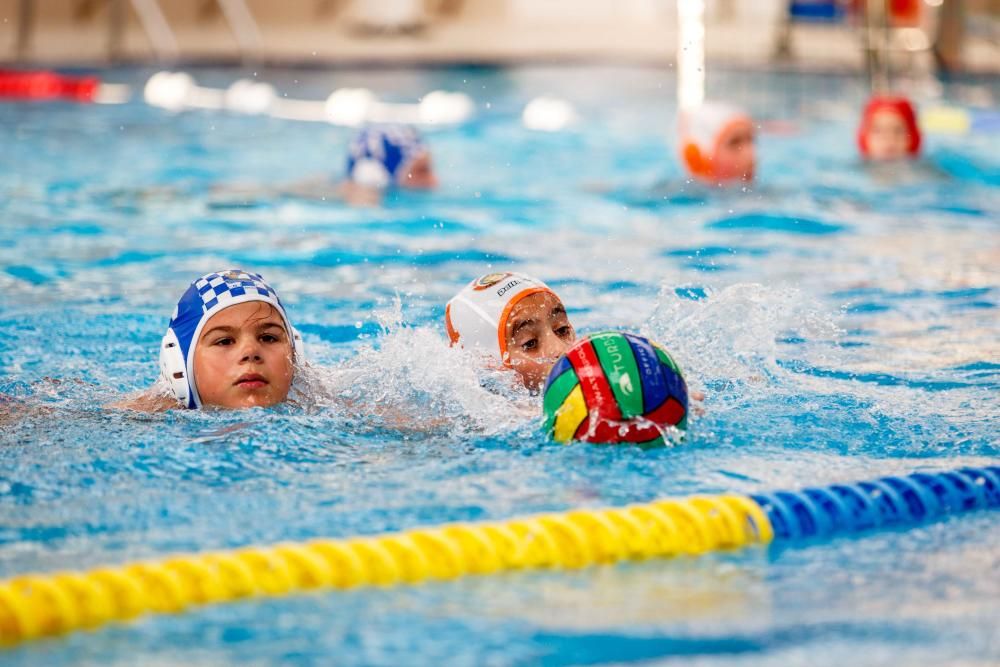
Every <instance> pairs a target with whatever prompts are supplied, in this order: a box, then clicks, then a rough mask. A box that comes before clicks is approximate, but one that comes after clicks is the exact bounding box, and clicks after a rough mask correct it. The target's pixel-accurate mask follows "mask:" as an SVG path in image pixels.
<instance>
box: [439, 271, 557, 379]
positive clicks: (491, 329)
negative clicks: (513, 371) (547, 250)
mask: <svg viewBox="0 0 1000 667" xmlns="http://www.w3.org/2000/svg"><path fill="white" fill-rule="evenodd" d="M539 292H549V293H551V294H553V295H554V294H555V292H553V291H552V289H551V288H549V286H548V285H546V284H545V283H543V282H542V281H541V280H538V279H537V278H532V277H531V276H527V275H524V274H523V273H512V272H503V273H488V274H486V275H485V276H482V277H480V278H477V279H476V280H473V281H472V282H471V283H469V284H468V285H466V286H465V287H464V288H463V289H462V291H460V292H459V293H458V294H456V295H455V296H454V297H453V298H452V299H451V301H449V302H448V305H447V306H446V307H445V327H446V328H447V330H448V337H449V338H450V339H451V343H452V345H460V346H462V347H463V348H465V349H471V350H478V351H479V352H480V353H482V354H484V355H486V356H489V357H492V358H494V359H497V360H499V361H500V362H501V363H503V364H504V365H507V364H508V363H509V362H508V359H507V336H506V329H507V319H508V317H510V313H511V310H513V308H514V306H515V305H516V304H517V302H518V301H520V300H521V299H523V298H525V297H527V296H530V295H532V294H537V293H539Z"/></svg>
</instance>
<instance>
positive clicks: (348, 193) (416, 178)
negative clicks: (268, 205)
mask: <svg viewBox="0 0 1000 667" xmlns="http://www.w3.org/2000/svg"><path fill="white" fill-rule="evenodd" d="M437 186H438V179H437V175H436V174H435V173H434V167H433V164H432V162H431V152H430V148H429V147H428V146H427V144H426V143H425V142H424V140H423V137H422V136H421V135H420V133H419V132H418V131H417V130H416V128H414V127H411V126H409V125H392V124H390V125H370V126H368V127H364V128H362V129H361V130H359V131H358V133H357V134H356V135H355V136H354V137H353V138H352V139H351V142H350V144H348V147H347V161H346V169H345V174H344V179H343V180H342V181H339V182H335V181H334V180H332V179H330V178H329V177H327V176H323V177H318V178H311V179H305V180H302V181H299V182H296V183H291V184H287V185H284V186H277V187H267V186H258V185H248V184H233V185H220V186H216V187H214V188H213V189H212V193H213V202H212V206H213V207H215V208H226V207H232V206H236V207H243V206H247V205H251V204H254V203H256V202H258V201H259V200H261V199H262V198H266V199H274V198H280V197H298V198H303V199H313V200H322V201H343V202H346V203H347V204H349V205H351V206H379V205H380V204H381V203H382V201H383V200H384V198H385V196H386V194H387V193H388V192H390V191H391V190H393V189H394V188H403V189H407V190H432V189H434V188H436V187H437Z"/></svg>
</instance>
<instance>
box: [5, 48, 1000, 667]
mask: <svg viewBox="0 0 1000 667" xmlns="http://www.w3.org/2000/svg"><path fill="white" fill-rule="evenodd" d="M151 73H152V72H151V70H141V69H126V70H113V71H108V72H104V73H102V74H103V75H104V76H105V78H107V79H108V80H111V81H115V82H123V83H130V84H132V85H135V86H141V84H142V82H143V81H145V79H146V78H147V77H148V76H149V75H150V74H151ZM253 74H256V76H257V77H258V78H259V79H261V80H265V81H269V82H272V83H274V84H275V85H276V87H277V88H278V90H279V91H280V92H282V93H287V94H288V95H289V96H290V97H301V98H312V99H321V98H322V97H324V96H325V95H326V94H328V93H329V92H330V91H331V90H333V89H334V88H338V87H351V86H360V85H364V86H367V87H369V88H371V89H373V90H375V91H376V93H378V94H379V95H380V96H382V97H383V98H388V99H398V100H412V99H415V98H416V97H417V96H419V95H421V94H422V93H424V92H426V91H428V90H431V89H434V88H444V89H448V90H458V91H462V92H466V93H468V94H469V95H471V96H472V97H473V99H474V100H475V102H476V104H477V109H478V115H477V116H476V118H475V119H474V120H473V121H471V122H469V123H467V124H465V125H462V126H460V127H455V128H444V129H438V130H434V131H432V132H429V133H428V136H427V140H428V142H429V143H430V144H431V146H432V147H433V154H434V161H435V165H436V167H437V171H438V174H439V177H440V179H441V181H442V187H441V189H440V190H439V191H437V192H434V193H430V194H427V193H398V194H394V195H392V196H391V197H390V198H389V199H388V200H387V201H386V203H385V206H384V207H382V208H377V209H351V208H348V207H346V206H344V205H343V204H341V203H339V202H337V201H334V200H330V199H323V198H322V197H320V196H317V197H303V196H290V195H287V194H282V189H283V188H284V189H287V188H286V186H288V185H289V184H295V183H298V182H301V181H303V180H304V179H310V178H316V177H318V176H319V177H322V176H329V177H330V178H331V179H335V178H337V177H339V176H340V174H341V173H342V169H343V162H344V149H345V144H346V142H347V141H348V140H349V138H350V135H351V132H350V131H349V130H347V129H343V128H336V127H331V126H321V125H309V124H300V123H293V122H288V121H279V120H274V119H267V118H262V117H251V116H238V115H228V114H221V113H210V112H189V113H181V114H170V113H167V112H164V111H161V110H157V109H151V108H149V107H146V106H145V105H144V104H142V103H141V102H140V101H132V102H130V103H128V104H124V105H121V106H77V105H72V104H61V103H45V104H10V103H4V104H0V145H3V146H4V149H3V151H0V216H2V221H3V223H2V225H0V294H2V295H3V296H2V298H0V392H2V393H4V394H6V395H7V396H8V397H11V398H12V401H13V402H10V401H8V404H7V405H8V409H7V418H6V419H5V422H6V423H4V424H3V426H2V433H0V576H4V577H7V576H12V575H15V574H20V573H24V572H35V571H52V570H57V569H65V568H87V567H91V566H95V565H98V564H116V563H124V562H127V561H132V560H136V559H141V558H149V557H156V556H161V555H165V554H170V553H175V552H182V551H195V550H208V549H219V548H227V547H236V546H242V545H248V544H269V543H273V542H278V541H282V540H303V539H309V538H312V537H319V536H328V537H339V536H352V535H360V534H372V533H379V532H384V531H390V530H399V529H405V528H409V527H414V526H420V525H433V524H437V523H442V522H449V521H458V520H477V519H499V518H505V517H511V516H515V515H523V514H528V513H534V512H540V511H547V510H564V509H569V508H574V507H597V506H607V505H621V504H625V503H629V502H638V501H645V500H649V499H652V498H656V497H662V496H670V495H687V494H694V493H721V492H738V493H753V492H757V491H766V490H772V489H779V488H798V487H801V486H805V485H819V484H826V483H834V482H840V481H856V480H861V479H866V478H871V477H877V476H880V475H886V474H893V473H909V472H913V471H917V470H937V469H947V468H955V467H960V466H963V465H983V464H988V463H993V464H995V463H996V462H997V460H998V459H1000V438H998V437H997V423H998V421H997V419H998V416H1000V406H998V401H997V396H998V388H1000V319H998V302H1000V269H998V267H1000V229H998V226H1000V219H998V215H997V211H998V210H1000V189H998V187H997V186H998V185H1000V162H998V161H997V158H996V155H998V154H1000V134H997V133H994V134H982V135H978V136H969V135H965V136H931V137H929V138H928V140H927V143H926V146H927V154H928V157H927V158H926V160H925V162H924V163H923V164H921V165H918V166H915V167H913V168H912V169H905V170H903V172H902V173H899V172H896V173H886V172H885V171H884V170H869V169H866V168H864V167H863V166H862V165H861V164H860V163H859V162H858V159H857V157H856V153H855V148H854V141H853V129H854V122H855V114H856V112H857V110H858V109H859V108H860V104H861V101H862V99H863V88H862V84H861V82H860V81H859V80H855V79H853V78H847V77H837V76H829V75H828V76H818V75H804V74H780V73H770V74H763V73H753V72H711V73H710V76H709V82H710V85H711V89H710V91H709V92H710V94H713V93H714V94H715V95H717V96H722V95H726V96H728V97H729V98H730V99H732V100H734V101H736V102H739V103H742V104H744V105H746V106H748V107H749V108H750V109H751V110H753V111H754V112H755V113H756V115H757V116H758V117H759V118H761V119H762V124H763V127H762V130H761V133H760V136H759V141H758V150H759V155H760V163H759V165H758V174H759V180H758V183H757V184H756V185H755V186H754V188H752V189H748V190H743V189H739V188H737V189H733V190H726V191H706V190H703V189H701V188H699V187H696V186H693V185H691V184H689V183H686V182H685V181H684V179H683V176H682V174H681V172H680V170H679V167H678V165H677V163H676V160H675V159H674V152H675V148H674V146H673V130H672V128H673V127H674V122H675V113H674V103H673V95H672V92H671V91H672V90H673V87H674V79H673V77H672V74H671V72H670V71H666V70H661V69H655V68H629V67H616V68H611V67H603V68H602V67H554V68H542V67H534V68H503V69H494V68H441V69H420V70H386V69H360V70H334V71H320V70H287V69H283V70H277V69H269V70H258V71H256V72H252V71H249V70H247V71H241V70H235V69H202V70H196V71H194V75H195V77H196V78H197V79H198V80H199V82H201V83H203V84H207V85H215V86H220V87H221V86H225V85H228V83H230V82H232V81H233V80H234V79H236V78H237V77H239V76H245V75H253ZM970 91H973V92H974V93H975V94H976V96H977V97H978V98H982V97H983V96H984V95H985V96H992V99H997V97H998V96H1000V83H998V82H997V81H996V80H985V81H964V82H961V84H957V83H956V84H953V87H950V88H947V89H945V91H944V94H945V96H946V98H949V99H961V98H962V96H964V95H969V94H970ZM543 93H548V94H555V95H558V96H561V97H563V98H565V99H567V100H569V101H571V102H572V103H573V104H574V105H575V106H576V107H577V109H578V111H579V113H580V116H581V119H582V120H581V122H580V123H579V124H578V125H577V126H575V127H573V128H571V129H570V130H568V131H565V132H561V133H554V134H546V133H536V132H530V131H527V130H525V129H523V128H522V127H521V125H520V110H521V109H522V108H523V106H524V104H525V103H526V102H527V101H528V100H530V99H531V98H533V97H534V96H536V95H540V94H543ZM229 266H239V267H244V268H248V269H252V270H256V271H259V272H261V273H262V274H263V275H264V276H265V278H267V279H268V280H269V281H270V282H271V283H272V284H273V285H274V286H275V287H276V288H277V290H278V291H279V293H280V294H281V295H282V299H283V300H284V302H285V304H286V307H287V308H288V311H289V314H290V317H291V318H292V321H293V322H295V323H296V324H297V326H298V327H299V328H300V330H301V331H302V332H303V334H304V337H305V342H306V345H307V350H308V356H309V358H310V360H311V364H312V365H311V367H310V368H309V369H308V370H307V371H305V372H303V373H302V375H301V376H300V378H299V379H298V381H297V387H296V390H295V393H296V397H295V401H294V402H293V403H290V404H285V405H282V406H280V407H278V408H275V409H271V410H250V411H241V412H194V411H192V412H183V411H174V412H171V413H168V414H156V415H135V414H126V413H123V412H120V411H114V410H109V409H106V408H105V407H104V406H106V405H107V404H108V403H110V402H112V401H114V400H116V399H118V398H120V397H121V396H122V395H123V394H125V393H129V392H134V391H138V390H141V389H142V388H145V387H147V386H149V385H150V384H151V383H152V382H153V380H154V378H155V377H156V374H157V372H158V371H157V363H156V350H157V346H158V343H159V340H160V337H161V336H162V335H163V332H164V330H165V328H166V325H167V319H168V316H169V314H170V312H171V310H172V308H173V305H174V303H175V302H176V299H177V298H178V297H179V295H180V293H181V292H182V291H183V289H184V288H185V287H186V285H187V283H188V282H189V281H191V280H192V279H194V278H195V277H197V276H199V275H201V274H203V273H205V272H208V271H212V270H216V269H219V268H224V267H229ZM508 268H510V269H515V270H521V271H525V272H528V273H532V274H535V275H537V276H539V277H541V278H543V279H545V280H546V281H547V282H548V283H549V284H550V285H552V286H553V287H554V288H555V289H556V290H557V291H558V292H559V293H560V295H561V296H562V297H563V299H564V301H565V302H566V304H567V306H568V309H569V312H570V316H571V318H572V320H573V322H574V324H575V325H576V327H577V329H578V331H581V332H587V331H594V330H599V329H604V328H623V329H628V330H633V331H639V332H641V333H643V334H645V335H648V336H651V337H652V338H654V339H656V340H658V341H660V342H661V343H663V344H664V345H665V346H666V347H667V348H668V349H670V350H671V351H672V353H673V354H674V356H675V358H677V359H678V361H679V362H680V363H681V365H682V366H683V368H684V369H685V371H686V375H687V378H688V381H689V385H690V386H691V387H693V388H695V389H699V390H702V391H704V392H705V393H706V395H707V397H706V399H705V401H704V404H703V413H701V414H697V415H695V416H694V417H693V418H692V421H691V430H690V434H689V436H688V438H687V441H686V442H684V443H683V444H680V445H677V446H674V447H669V448H662V449H654V450H641V449H638V448H631V447H601V446H590V445H572V446H562V445H557V444H554V443H551V442H548V441H547V440H546V439H545V437H544V435H543V434H541V433H540V432H539V430H538V419H537V413H538V399H537V398H535V397H531V396H529V395H527V393H526V392H525V391H523V390H520V389H518V388H517V387H515V386H513V385H511V384H510V383H508V382H506V379H505V378H504V377H503V376H500V377H496V376H488V377H485V376H484V375H488V374H484V373H482V372H477V371H476V370H475V369H473V368H471V367H470V366H469V364H468V363H467V362H468V359H467V358H466V357H465V356H464V355H463V353H461V352H460V351H456V350H450V349H448V348H447V345H446V336H445V334H444V331H443V326H442V318H443V312H444V303H445V302H446V301H447V299H448V298H449V297H450V296H451V295H452V294H453V293H454V292H456V291H457V290H458V289H459V288H460V287H461V286H462V285H464V284H465V283H466V282H467V281H469V280H471V279H472V278H474V277H476V276H478V275H481V274H483V273H486V272H488V271H494V270H503V269H508ZM497 387H499V388H500V389H499V390H498V389H497ZM998 528H1000V518H998V517H997V516H996V515H995V514H990V513H982V514H976V515H970V516H965V517H957V518H953V519H950V520H947V521H944V522H940V523H936V524H931V525H927V526H924V527H920V528H917V529H913V530H908V531H896V532H882V533H876V534H872V535H868V536H865V537H862V538H858V539H838V540H827V541H817V542H813V543H810V544H807V545H804V546H801V547H796V548H783V549H779V548H772V549H770V550H766V549H750V550H745V551H741V552H737V553H723V554H716V555H710V556H706V557H703V558H699V559H688V558H679V559H675V560H666V561H649V562H643V563H633V564H625V565H619V566H608V567H599V568H593V569H588V570H584V571H579V572H571V573H565V572H525V573H512V574H504V575H500V576H493V577H479V578H475V577H472V578H467V579H464V580H461V581H455V582H450V583H440V584H428V585H422V586H418V587H409V588H406V587H403V588H393V589H371V590H355V591H351V592H346V593H345V592H331V593H322V594H313V595H303V596H298V597H290V598H284V599H269V600H266V601H253V602H247V603H240V604H230V605H222V606H217V607H210V608H205V609H200V610H196V611H194V612H191V613H186V614H183V615H178V616H157V617H147V618H143V619H141V620H139V621H136V622H133V623H129V624H121V625H114V626H109V627H107V628H104V629H101V630H99V631H94V632H85V633H78V634H75V635H72V636H68V637H65V638H60V639H56V640H48V641H43V642H38V643H35V644H31V645H24V646H21V647H18V648H16V649H13V650H8V651H6V652H5V653H4V654H3V656H2V662H3V663H4V664H11V665H38V664H46V665H62V664H74V665H76V664H101V665H107V664H122V665H126V664H127V665H131V664H137V663H156V662H161V663H167V664H176V663H181V662H184V663H186V664H192V665H194V664H244V665H246V664H252V665H256V664H273V663H281V664H298V665H310V664H328V663H330V662H336V663H338V664H366V665H400V664H444V663H447V664H453V665H522V664H532V665H535V664H538V665H553V666H555V665H576V664H605V663H614V664H622V663H642V664H685V665H841V664H872V665H875V664H886V665H888V664H892V665H898V664H907V665H940V664H951V665H990V664H996V661H997V659H998V656H1000V635H998V633H997V629H996V620H997V612H998V608H1000V606H998V600H1000V530H998Z"/></svg>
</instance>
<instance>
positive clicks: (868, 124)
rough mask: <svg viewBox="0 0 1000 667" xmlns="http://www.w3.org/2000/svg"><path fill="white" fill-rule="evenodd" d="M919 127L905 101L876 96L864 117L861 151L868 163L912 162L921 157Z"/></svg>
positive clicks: (863, 114)
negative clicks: (905, 160) (907, 160)
mask: <svg viewBox="0 0 1000 667" xmlns="http://www.w3.org/2000/svg"><path fill="white" fill-rule="evenodd" d="M920 144H921V136H920V127H919V126H918V125H917V114H916V112H915V110H914V108H913V105H912V104H911V103H910V101H909V100H908V99H906V98H905V97H899V96H892V95H875V96H873V97H872V98H871V99H869V100H868V103H867V104H866V105H865V108H864V110H863V111H862V113H861V124H860V126H859V127H858V148H859V149H860V150H861V155H862V157H864V158H865V159H866V160H870V161H874V162H879V161H890V160H904V159H913V158H916V157H918V156H919V155H920Z"/></svg>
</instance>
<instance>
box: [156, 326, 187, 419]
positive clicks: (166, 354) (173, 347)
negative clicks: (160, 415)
mask: <svg viewBox="0 0 1000 667" xmlns="http://www.w3.org/2000/svg"><path fill="white" fill-rule="evenodd" d="M160 375H161V377H163V379H164V380H166V382H167V384H168V385H169V386H170V390H171V391H172V392H173V394H174V396H176V397H177V400H178V401H180V402H181V403H183V404H184V405H187V404H188V401H189V400H190V398H191V392H190V390H189V388H188V378H187V365H186V363H185V361H184V353H183V352H182V351H181V346H180V343H179V342H178V341H177V334H175V333H174V330H173V329H167V335H165V336H164V337H163V341H162V342H161V343H160Z"/></svg>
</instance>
